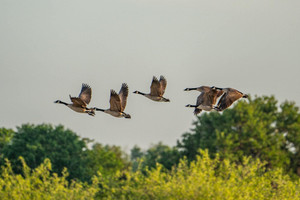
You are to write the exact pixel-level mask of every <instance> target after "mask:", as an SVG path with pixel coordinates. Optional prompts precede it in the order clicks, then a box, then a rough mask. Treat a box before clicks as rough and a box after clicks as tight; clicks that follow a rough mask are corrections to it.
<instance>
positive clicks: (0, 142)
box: [0, 128, 14, 156]
mask: <svg viewBox="0 0 300 200" xmlns="http://www.w3.org/2000/svg"><path fill="white" fill-rule="evenodd" d="M13 136H14V131H13V130H12V129H6V128H0V155H1V156H2V154H1V152H2V151H3V148H4V146H6V145H8V144H9V142H10V141H11V139H12V138H13Z"/></svg>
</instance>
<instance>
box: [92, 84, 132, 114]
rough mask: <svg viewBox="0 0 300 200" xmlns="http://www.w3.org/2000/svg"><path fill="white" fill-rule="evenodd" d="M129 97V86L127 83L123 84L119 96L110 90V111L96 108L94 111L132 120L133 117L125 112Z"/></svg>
mask: <svg viewBox="0 0 300 200" xmlns="http://www.w3.org/2000/svg"><path fill="white" fill-rule="evenodd" d="M127 97H128V85H127V84H126V83H123V84H122V87H121V89H120V92H119V94H117V93H116V91H114V90H110V100H109V103H110V108H109V109H106V110H104V109H100V108H96V107H95V108H94V109H95V110H96V111H102V112H105V113H107V114H110V115H112V116H114V117H125V118H129V119H130V118H131V116H130V115H129V114H126V113H125V112H124V109H125V107H126V102H127Z"/></svg>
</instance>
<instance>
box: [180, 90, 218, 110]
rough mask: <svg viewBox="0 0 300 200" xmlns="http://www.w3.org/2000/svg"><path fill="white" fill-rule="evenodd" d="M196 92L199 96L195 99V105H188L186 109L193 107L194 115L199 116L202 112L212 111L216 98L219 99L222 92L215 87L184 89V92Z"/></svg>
mask: <svg viewBox="0 0 300 200" xmlns="http://www.w3.org/2000/svg"><path fill="white" fill-rule="evenodd" d="M190 90H197V91H199V92H201V93H200V95H199V96H198V98H197V101H196V105H191V104H188V105H186V107H194V108H195V110H194V114H195V115H197V114H199V113H200V112H201V111H202V110H205V111H211V110H213V109H214V107H213V106H214V105H215V104H216V101H217V98H219V97H220V96H221V95H222V94H223V93H224V92H223V91H222V90H220V89H219V88H216V87H214V86H213V87H209V86H201V87H197V88H186V89H185V90H184V91H190Z"/></svg>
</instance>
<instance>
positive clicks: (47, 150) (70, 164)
mask: <svg viewBox="0 0 300 200" xmlns="http://www.w3.org/2000/svg"><path fill="white" fill-rule="evenodd" d="M86 148H87V146H86V143H85V142H84V141H83V140H81V139H80V138H79V136H77V135H76V134H75V133H74V132H72V131H71V130H68V129H67V130H66V129H64V127H63V126H61V125H59V126H56V127H53V126H51V125H49V124H41V125H31V124H25V125H22V126H21V127H17V131H16V133H15V135H14V137H13V138H12V140H11V144H10V145H6V146H5V147H4V149H3V155H4V158H8V159H9V160H10V161H11V163H12V166H13V169H14V171H15V172H18V173H20V172H22V165H21V163H20V162H19V157H20V156H22V157H23V158H24V159H25V161H26V163H27V164H28V166H29V167H30V168H36V167H37V166H39V165H40V164H41V163H42V162H43V161H44V160H45V159H46V158H48V159H50V160H51V162H52V171H53V172H56V173H60V172H61V171H62V170H63V169H64V167H66V168H67V169H68V171H69V173H70V176H69V178H70V179H74V178H77V179H81V180H85V179H86V162H85V160H86V159H85V153H84V150H85V149H86ZM89 178H90V177H89Z"/></svg>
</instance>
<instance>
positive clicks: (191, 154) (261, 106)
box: [177, 96, 300, 172]
mask: <svg viewBox="0 0 300 200" xmlns="http://www.w3.org/2000/svg"><path fill="white" fill-rule="evenodd" d="M277 103H278V102H277V100H276V99H275V97H274V96H270V97H268V96H262V97H256V98H249V100H248V101H239V102H238V103H237V104H235V105H234V106H233V108H231V109H227V110H225V111H224V112H222V113H218V112H211V113H204V114H202V115H200V116H199V117H198V118H197V120H196V121H195V122H194V128H193V129H192V130H191V132H189V133H185V134H183V136H182V139H181V141H178V142H177V147H178V148H179V149H180V151H181V153H182V155H184V156H186V157H187V158H188V159H189V160H194V159H195V158H196V155H197V152H198V149H199V148H200V149H208V150H209V152H210V155H211V156H212V157H214V155H215V154H216V153H219V154H220V157H221V159H224V158H228V159H229V160H231V161H234V162H238V163H241V162H242V159H243V156H252V157H253V158H260V159H261V160H264V161H267V166H268V167H281V168H284V169H285V170H292V171H294V172H296V171H297V166H300V163H299V161H300V160H299V155H300V152H299V150H300V143H299V140H300V113H299V108H298V107H297V106H296V105H295V103H294V102H288V101H285V102H283V103H282V104H280V106H278V105H277Z"/></svg>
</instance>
